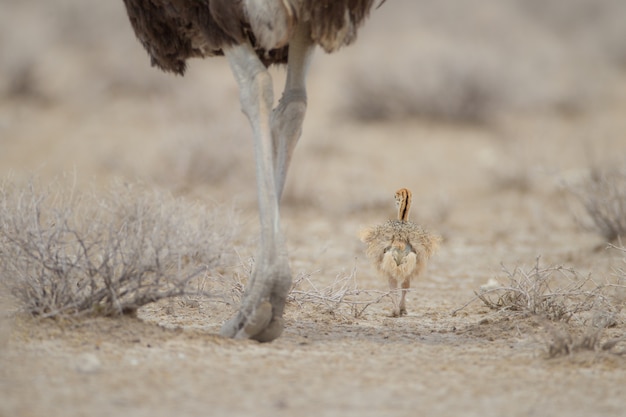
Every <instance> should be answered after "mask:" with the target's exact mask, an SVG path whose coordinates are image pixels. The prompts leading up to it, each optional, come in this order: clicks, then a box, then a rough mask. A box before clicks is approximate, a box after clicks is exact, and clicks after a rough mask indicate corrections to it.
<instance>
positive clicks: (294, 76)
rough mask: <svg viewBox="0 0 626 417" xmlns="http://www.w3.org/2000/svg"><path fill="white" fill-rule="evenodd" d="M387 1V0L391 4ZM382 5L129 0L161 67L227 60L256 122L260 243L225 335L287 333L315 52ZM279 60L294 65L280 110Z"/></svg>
mask: <svg viewBox="0 0 626 417" xmlns="http://www.w3.org/2000/svg"><path fill="white" fill-rule="evenodd" d="M384 1H385V0H382V1H381V3H380V4H382V3H383V2H384ZM373 2H374V0H124V3H125V5H126V10H127V12H128V17H129V19H130V22H131V24H132V26H133V29H134V31H135V34H136V35H137V37H138V38H139V40H140V41H141V43H142V44H143V46H144V47H145V48H146V50H147V51H148V53H149V54H150V56H151V59H152V65H154V66H157V67H159V68H161V69H162V70H164V71H170V72H174V73H176V74H180V75H182V74H183V73H184V71H185V66H186V60H187V59H188V58H192V57H208V56H216V55H224V56H226V58H227V59H228V62H229V63H230V67H231V69H232V72H233V74H234V76H235V78H236V80H237V83H238V84H239V90H240V100H241V106H242V110H243V112H244V113H245V114H246V116H247V117H248V119H249V121H250V124H251V125H252V131H253V134H254V148H255V158H256V176H257V192H258V203H259V214H260V219H261V238H260V248H259V253H258V256H257V258H256V265H255V269H254V272H253V274H252V276H251V278H250V281H249V283H248V285H247V288H246V291H245V294H244V297H243V301H242V305H241V307H240V309H239V312H238V313H237V314H236V315H235V316H234V317H232V318H231V319H230V320H229V321H227V322H226V323H225V324H224V325H223V327H222V330H221V334H222V335H224V336H227V337H234V338H251V339H256V340H258V341H271V340H274V339H275V338H277V337H278V336H280V334H281V333H282V331H283V327H284V323H283V318H282V315H283V310H284V306H285V298H286V296H287V293H288V291H289V289H290V286H291V272H290V270H289V263H288V259H287V251H286V247H285V242H284V238H283V234H282V232H281V228H280V215H279V202H280V198H281V195H282V191H283V186H284V184H285V178H286V175H287V169H288V167H289V162H290V160H291V155H292V153H293V150H294V148H295V146H296V143H297V142H298V139H299V137H300V134H301V131H302V128H301V127H302V121H303V119H304V114H305V111H306V104H307V98H306V88H305V79H306V73H307V68H308V66H309V63H310V60H311V56H312V53H313V50H314V48H315V46H316V45H320V46H321V47H322V48H323V49H324V50H325V51H327V52H333V51H335V50H337V49H338V48H340V47H341V46H343V45H348V44H350V43H351V42H352V41H354V39H355V38H356V32H357V28H358V27H359V26H360V25H361V23H362V22H363V20H364V19H365V18H366V16H367V15H368V14H369V11H370V9H371V7H372V4H373ZM271 64H287V82H286V85H285V89H284V91H283V95H282V98H281V99H280V101H279V103H278V106H277V107H276V108H275V109H273V110H272V107H273V104H274V97H273V88H272V79H271V76H270V75H269V73H268V71H267V67H268V66H269V65H271Z"/></svg>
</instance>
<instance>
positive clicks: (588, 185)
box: [569, 166, 626, 242]
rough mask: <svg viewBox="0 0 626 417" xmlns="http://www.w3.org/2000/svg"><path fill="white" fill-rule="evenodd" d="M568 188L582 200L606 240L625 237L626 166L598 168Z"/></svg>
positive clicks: (592, 224)
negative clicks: (579, 183)
mask: <svg viewBox="0 0 626 417" xmlns="http://www.w3.org/2000/svg"><path fill="white" fill-rule="evenodd" d="M569 189H570V190H571V191H572V192H573V193H574V195H575V196H576V197H577V198H578V199H579V200H580V201H581V202H582V204H583V205H584V207H585V209H586V212H587V214H588V215H589V218H590V220H591V223H590V224H589V222H587V223H586V224H585V223H583V225H585V226H586V228H589V229H593V230H595V231H597V232H598V233H599V234H600V235H601V236H602V237H603V238H604V239H606V240H607V242H614V241H616V240H618V239H619V238H623V237H626V168H624V167H623V166H617V167H611V168H595V169H592V170H591V173H590V175H589V177H588V178H586V179H585V180H584V181H583V183H582V184H581V185H579V186H577V187H574V186H570V187H569Z"/></svg>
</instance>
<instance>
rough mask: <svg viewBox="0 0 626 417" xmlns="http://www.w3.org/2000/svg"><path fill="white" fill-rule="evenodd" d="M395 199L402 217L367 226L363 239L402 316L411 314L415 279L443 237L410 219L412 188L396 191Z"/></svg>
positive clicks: (394, 314) (399, 314) (399, 215)
mask: <svg viewBox="0 0 626 417" xmlns="http://www.w3.org/2000/svg"><path fill="white" fill-rule="evenodd" d="M395 199H396V205H397V207H398V219H397V220H389V221H387V222H386V223H384V224H382V225H378V226H375V227H372V228H369V229H366V230H364V231H363V232H361V240H362V241H363V242H364V243H366V244H367V249H366V253H367V256H368V257H369V258H370V259H371V260H372V262H373V263H374V266H375V267H376V269H377V270H378V271H379V272H380V273H381V274H382V275H383V276H384V277H386V278H387V280H388V282H389V289H390V290H391V300H392V303H393V309H392V312H391V315H392V316H393V317H398V316H402V315H405V314H407V311H406V305H405V297H406V293H407V291H408V289H409V287H410V286H411V279H412V278H416V277H417V276H418V275H419V274H420V273H421V272H422V270H423V269H424V267H425V266H426V262H427V261H428V259H429V258H430V257H431V256H432V255H433V253H434V252H435V251H436V250H437V248H438V247H439V242H440V241H441V238H440V237H439V236H437V235H434V234H432V233H429V232H427V231H426V230H424V229H422V228H421V227H420V226H418V225H417V224H415V223H412V222H410V221H409V211H410V209H411V191H409V190H408V189H406V188H402V189H400V190H398V191H396V194H395ZM399 287H401V290H400V293H401V294H400V300H399V301H398V289H399Z"/></svg>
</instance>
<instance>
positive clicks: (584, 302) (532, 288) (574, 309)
mask: <svg viewBox="0 0 626 417" xmlns="http://www.w3.org/2000/svg"><path fill="white" fill-rule="evenodd" d="M539 260H540V258H539V257H537V260H536V262H535V264H534V265H533V267H532V268H530V269H528V270H525V269H523V268H521V267H516V268H515V269H513V270H512V271H511V270H508V269H507V268H506V267H504V266H503V267H502V268H503V271H504V273H505V274H506V277H505V278H504V279H503V280H496V281H495V282H494V283H493V284H489V285H487V286H484V287H483V288H481V289H480V290H478V291H475V292H474V293H475V295H476V297H475V298H474V299H472V300H471V301H470V303H471V302H473V301H475V300H480V301H482V302H483V304H484V305H486V306H487V307H489V308H490V309H492V310H497V311H499V312H510V313H513V314H521V315H535V316H540V317H544V318H546V319H548V320H550V321H562V322H569V321H570V320H571V319H572V317H574V316H576V315H578V314H579V313H583V312H589V311H592V310H594V311H607V312H610V311H613V310H614V307H613V305H612V303H611V300H610V297H609V295H608V289H609V288H610V287H609V286H605V285H598V284H597V283H595V282H594V281H593V280H592V279H591V276H585V277H580V276H579V274H578V273H577V272H576V271H575V270H573V269H570V268H564V267H562V266H556V267H552V266H550V267H541V266H540V264H539ZM502 281H504V282H502ZM470 303H467V304H466V305H465V306H463V307H461V308H460V309H457V310H456V311H455V313H456V312H458V311H460V310H461V309H463V308H465V307H466V306H467V305H469V304H470Z"/></svg>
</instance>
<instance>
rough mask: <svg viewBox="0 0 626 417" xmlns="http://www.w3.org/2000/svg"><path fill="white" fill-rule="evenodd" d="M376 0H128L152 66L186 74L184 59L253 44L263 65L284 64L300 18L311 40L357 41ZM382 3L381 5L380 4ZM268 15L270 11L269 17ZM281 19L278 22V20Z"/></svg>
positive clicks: (329, 44) (331, 47) (330, 45)
mask: <svg viewBox="0 0 626 417" xmlns="http://www.w3.org/2000/svg"><path fill="white" fill-rule="evenodd" d="M373 2H374V0H264V1H263V0H256V1H254V0H124V4H125V5H126V10H127V12H128V17H129V19H130V22H131V24H132V26H133V29H134V30H135V34H136V35H137V37H138V38H139V39H140V40H141V42H142V44H143V45H144V47H145V48H146V50H147V51H148V54H149V55H150V56H151V58H152V65H155V66H158V67H159V68H161V69H162V70H164V71H171V72H174V73H177V74H183V73H184V72H185V68H186V60H187V59H189V58H195V57H202V58H203V57H209V56H215V55H223V54H224V48H226V47H229V46H231V45H235V44H241V43H244V42H250V43H251V44H252V47H253V48H254V50H255V51H256V53H257V55H258V57H259V59H260V60H261V61H262V62H263V64H264V65H265V66H269V65H270V64H284V63H286V62H287V59H288V56H289V39H290V38H291V36H292V35H293V31H294V28H295V27H296V25H297V24H298V23H299V22H302V21H307V22H309V23H310V25H311V33H310V36H311V40H312V41H313V42H314V43H316V44H318V45H320V46H321V47H322V48H324V50H325V51H326V52H333V51H335V50H337V49H338V48H340V47H341V46H343V45H348V44H350V43H351V42H352V41H354V40H355V39H356V32H357V28H358V27H359V26H360V25H361V23H362V22H363V20H364V19H365V18H366V17H367V15H368V14H369V11H370V9H371V7H372V4H373ZM381 4H382V3H381ZM268 15H272V16H271V18H270V16H268ZM277 22H278V24H276V23H277Z"/></svg>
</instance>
